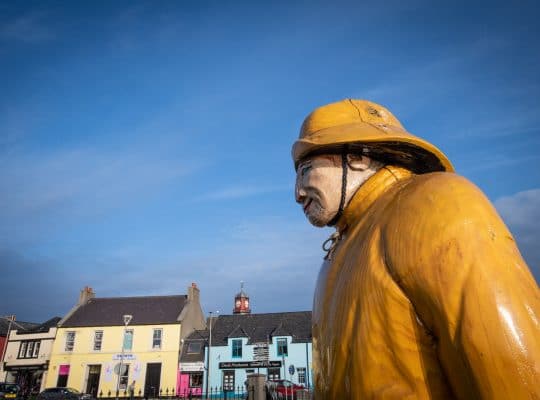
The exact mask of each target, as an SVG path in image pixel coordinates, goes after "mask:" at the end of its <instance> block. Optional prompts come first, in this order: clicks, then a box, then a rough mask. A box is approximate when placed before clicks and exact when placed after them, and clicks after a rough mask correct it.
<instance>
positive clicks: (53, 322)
mask: <svg viewBox="0 0 540 400" xmlns="http://www.w3.org/2000/svg"><path fill="white" fill-rule="evenodd" d="M61 319H62V318H60V317H53V318H51V319H49V320H48V321H45V322H44V323H42V324H40V325H37V326H35V327H33V328H31V329H29V330H28V333H42V332H48V331H49V329H51V328H54V327H56V326H57V325H58V322H60V320H61Z"/></svg>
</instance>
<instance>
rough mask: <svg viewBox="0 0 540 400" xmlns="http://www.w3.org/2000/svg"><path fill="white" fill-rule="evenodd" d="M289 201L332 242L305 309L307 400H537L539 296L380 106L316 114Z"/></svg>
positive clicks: (361, 103)
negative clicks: (310, 395) (311, 398)
mask: <svg viewBox="0 0 540 400" xmlns="http://www.w3.org/2000/svg"><path fill="white" fill-rule="evenodd" d="M292 155H293V159H294V165H295V168H296V173H297V181H296V189H295V195H296V201H297V202H298V203H299V204H300V205H301V206H302V207H303V209H304V213H305V215H306V217H307V218H308V219H309V221H310V222H311V223H312V224H313V225H315V226H318V227H322V226H332V227H335V232H334V233H333V234H332V235H331V237H330V238H329V239H328V240H327V241H326V242H325V243H324V246H323V247H324V250H325V252H326V254H325V259H324V262H323V265H322V267H321V270H320V272H319V277H318V281H317V286H316V292H315V296H314V303H313V370H314V384H315V398H316V399H317V400H321V399H329V400H330V399H378V398H384V399H404V398H418V399H452V398H457V399H525V398H527V399H533V398H534V399H540V327H539V321H540V293H539V290H538V286H537V284H536V281H535V279H534V278H533V276H532V275H531V273H530V271H529V269H528V267H527V264H526V263H525V261H524V260H523V258H522V256H521V254H520V252H519V250H518V248H517V246H516V243H515V241H514V238H513V237H512V235H511V234H510V232H509V230H508V228H507V227H506V226H505V224H504V223H503V221H502V220H501V218H500V216H499V215H498V214H497V212H496V210H495V208H494V207H493V206H492V204H491V203H490V202H489V201H488V199H487V198H486V196H485V195H484V194H483V193H482V192H481V191H480V190H479V189H478V188H477V187H476V186H475V185H473V184H472V183H471V182H469V181H468V180H467V179H465V178H463V177H461V176H459V175H457V174H456V173H454V168H453V167H452V164H451V163H450V161H449V160H448V159H447V157H446V156H445V155H444V154H443V153H442V152H441V151H440V150H439V149H437V148H436V147H435V146H434V145H432V144H431V143H429V142H427V141H426V140H424V139H421V138H419V137H417V136H414V135H412V134H410V133H409V132H407V131H406V130H405V129H404V128H403V126H402V125H401V124H400V122H399V121H398V120H397V119H396V118H395V117H394V116H393V115H392V114H391V113H390V112H389V111H388V110H387V109H386V108H384V107H382V106H380V105H378V104H375V103H372V102H369V101H365V100H351V99H347V100H343V101H340V102H337V103H333V104H329V105H326V106H323V107H321V108H318V109H316V110H315V111H313V112H312V113H311V114H310V115H309V116H308V117H307V118H306V119H305V121H304V123H303V125H302V128H301V131H300V137H299V139H298V140H297V141H296V143H295V144H294V146H293V149H292Z"/></svg>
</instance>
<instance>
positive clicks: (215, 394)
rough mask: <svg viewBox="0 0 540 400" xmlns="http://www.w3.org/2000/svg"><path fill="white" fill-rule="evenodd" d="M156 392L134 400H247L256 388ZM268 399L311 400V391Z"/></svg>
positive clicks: (123, 394)
mask: <svg viewBox="0 0 540 400" xmlns="http://www.w3.org/2000/svg"><path fill="white" fill-rule="evenodd" d="M154 392H155V393H149V394H147V395H146V396H145V395H144V394H143V392H142V390H138V391H136V393H134V396H133V399H132V400H143V399H144V400H154V399H159V400H177V399H182V400H184V399H186V400H187V399H189V400H191V399H201V400H245V399H247V398H248V394H254V393H255V388H254V387H253V386H251V387H248V388H246V386H237V387H236V388H235V389H234V390H223V388H222V387H217V386H216V387H209V388H208V396H206V392H205V391H203V392H202V393H201V392H200V391H199V392H198V393H197V392H193V391H191V390H189V389H186V390H184V391H183V392H179V393H177V392H176V390H175V389H174V388H170V389H169V388H165V389H163V388H162V389H159V392H158V391H157V390H155V391H154ZM116 397H117V396H116V392H115V391H111V390H109V391H107V392H103V391H100V392H99V393H98V395H97V398H98V400H109V399H115V398H116ZM266 397H267V399H268V400H309V399H311V391H309V390H307V389H306V390H302V391H298V392H296V394H295V395H293V394H292V393H288V394H287V395H284V394H281V393H271V394H270V393H267V396H266ZM118 398H119V399H123V400H127V399H131V397H130V395H129V393H128V391H127V390H121V391H120V392H119V393H118Z"/></svg>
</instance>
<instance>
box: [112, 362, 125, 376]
mask: <svg viewBox="0 0 540 400" xmlns="http://www.w3.org/2000/svg"><path fill="white" fill-rule="evenodd" d="M127 369H128V366H127V365H126V364H122V373H121V374H119V373H118V372H119V371H120V363H116V365H115V366H114V373H115V374H116V375H125V374H126V372H127Z"/></svg>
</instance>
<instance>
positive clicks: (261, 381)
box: [247, 374, 266, 400]
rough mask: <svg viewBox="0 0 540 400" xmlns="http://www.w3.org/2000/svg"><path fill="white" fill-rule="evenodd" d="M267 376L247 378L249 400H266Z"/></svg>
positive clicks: (260, 375) (249, 376)
mask: <svg viewBox="0 0 540 400" xmlns="http://www.w3.org/2000/svg"><path fill="white" fill-rule="evenodd" d="M265 382H266V375H265V374H250V375H248V376H247V387H248V397H247V398H248V400H266V393H265V387H264V385H265Z"/></svg>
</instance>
